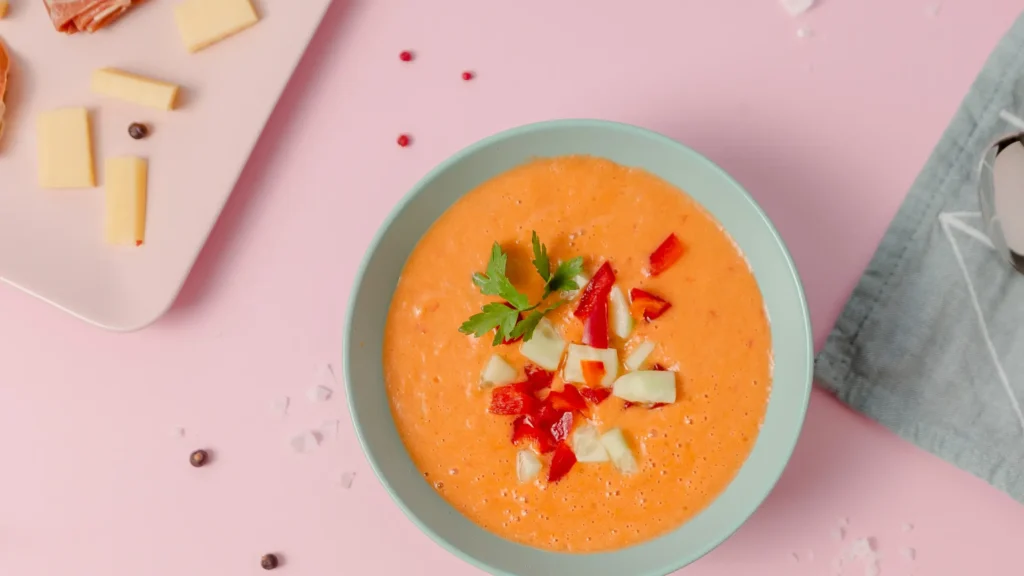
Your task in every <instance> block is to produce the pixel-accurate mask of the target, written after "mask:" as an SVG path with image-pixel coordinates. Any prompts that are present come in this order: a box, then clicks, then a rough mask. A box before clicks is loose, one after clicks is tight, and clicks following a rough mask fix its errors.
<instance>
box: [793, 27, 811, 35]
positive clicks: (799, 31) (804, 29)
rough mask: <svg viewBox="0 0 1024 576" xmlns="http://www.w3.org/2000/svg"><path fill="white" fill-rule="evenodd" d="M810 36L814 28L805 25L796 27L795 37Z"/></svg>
mask: <svg viewBox="0 0 1024 576" xmlns="http://www.w3.org/2000/svg"><path fill="white" fill-rule="evenodd" d="M811 36H814V30H812V29H810V28H808V27H807V26H804V27H802V28H798V29H797V31H796V37H797V38H810V37H811Z"/></svg>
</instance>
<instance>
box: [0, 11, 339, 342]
mask: <svg viewBox="0 0 1024 576" xmlns="http://www.w3.org/2000/svg"><path fill="white" fill-rule="evenodd" d="M176 3H177V0H148V1H147V2H144V3H142V4H141V5H138V6H136V7H135V8H133V9H132V10H131V11H130V12H129V13H127V14H125V15H124V16H123V17H122V18H121V19H120V20H119V21H117V22H115V23H114V24H113V25H111V26H110V27H108V28H106V29H104V30H101V31H99V32H97V33H95V34H77V35H73V36H65V35H63V34H59V33H57V32H56V31H54V29H53V26H52V24H51V23H50V20H49V18H48V16H47V14H46V9H45V8H44V6H43V2H42V0H12V2H11V13H10V14H9V16H8V18H6V19H3V20H0V38H3V40H4V42H5V44H6V45H7V48H8V51H9V52H10V53H11V56H12V59H13V61H14V62H13V66H12V70H11V76H10V82H9V85H8V94H7V115H6V117H5V123H6V128H5V133H4V134H3V136H2V138H0V279H2V280H4V281H5V282H8V283H10V284H12V285H14V286H17V287H18V288H21V289H22V290H24V291H26V292H28V293H30V294H33V295H35V296H38V297H39V298H42V299H44V300H46V301H48V302H50V303H52V304H53V305H55V306H58V307H60V308H62V309H64V310H66V311H68V312H70V313H71V314H74V315H75V316H78V317H80V318H82V319H83V320H86V321H89V322H92V323H94V324H96V325H99V326H102V327H104V328H109V329H112V330H135V329H139V328H142V327H144V326H146V325H148V324H150V323H151V322H153V321H154V320H156V319H157V318H159V317H160V316H161V315H162V314H163V313H164V312H165V311H167V309H168V308H170V306H171V304H172V303H173V302H174V299H175V298H176V296H177V295H178V292H179V291H180V289H181V287H182V285H183V284H184V282H185V279H186V277H187V276H188V273H189V270H191V268H192V265H193V263H194V262H195V260H196V258H197V257H198V255H199V251H200V250H201V249H202V247H203V244H204V243H205V242H206V238H207V236H208V235H209V234H210V231H211V230H212V229H213V225H214V223H215V222H216V221H217V217H218V216H219V215H220V212H221V210H222V209H223V207H224V205H225V203H226V202H227V199H228V197H229V196H230V195H231V191H232V189H233V188H234V185H235V182H236V180H237V179H238V177H239V175H240V174H241V172H242V168H243V167H244V166H245V162H246V160H247V159H248V157H249V154H250V153H251V152H252V150H253V147H254V146H255V145H256V141H257V140H258V139H259V136H260V132H261V131H262V130H263V126H264V125H265V124H266V122H267V120H268V119H269V117H270V113H271V112H272V111H273V109H274V105H275V104H276V103H277V100H278V98H279V97H280V95H281V93H282V92H283V91H284V88H285V85H286V84H287V83H288V79H289V77H290V76H291V75H292V72H293V71H294V70H295V67H296V66H297V65H298V63H299V59H300V58H301V56H302V53H303V52H304V51H305V49H306V46H307V45H308V44H309V41H310V40H311V38H312V36H313V33H314V32H315V31H316V28H317V26H318V25H319V23H320V21H321V19H322V18H323V16H324V13H325V12H326V11H327V7H328V6H329V5H330V3H331V0H253V4H254V5H255V6H256V9H257V12H258V13H259V14H260V17H261V20H260V22H259V23H258V24H256V25H255V26H254V27H252V28H250V29H248V30H245V31H243V32H241V33H240V34H238V35H236V36H233V37H231V38H228V39H227V40H225V41H223V42H221V43H219V44H215V45H214V46H211V47H209V48H207V49H205V50H203V51H200V52H198V53H195V54H190V53H188V52H187V51H186V50H185V48H184V46H183V44H182V43H181V40H180V37H179V35H178V29H177V26H176V25H175V22H174V17H173V8H174V5H175V4H176ZM101 67H113V68H119V69H123V70H126V71H130V72H135V73H138V74H143V75H146V76H150V77H154V78H157V79H161V80H166V81H169V82H174V83H177V84H180V85H181V86H182V93H181V96H180V98H179V104H178V108H177V109H176V110H173V111H170V112H161V111H156V110H151V109H149V108H142V107H139V106H135V105H132V104H128V103H124V102H120V101H116V100H111V99H107V98H103V97H100V96H96V95H93V94H92V93H91V92H90V90H89V79H90V75H91V73H92V71H93V70H94V69H96V68H101ZM65 106H86V107H87V108H88V109H89V111H90V119H91V121H92V130H93V148H94V155H95V159H96V171H97V184H98V185H97V187H96V188H94V189H84V190H43V189H40V188H39V187H38V186H37V184H36V179H37V178H36V129H35V126H36V120H35V119H36V115H37V114H38V113H39V112H42V111H45V110H50V109H54V108H61V107H65ZM132 122H145V123H147V124H148V125H149V126H150V127H151V130H152V131H151V134H150V136H149V137H148V138H146V139H144V140H140V141H136V140H132V139H131V138H129V137H128V133H127V130H128V125H129V124H131V123H132ZM119 155H136V156H143V157H146V158H148V159H149V206H148V218H147V226H146V244H145V245H144V246H142V247H139V248H134V247H112V246H108V245H106V244H105V243H104V241H103V182H104V177H103V159H104V158H105V157H108V156H119Z"/></svg>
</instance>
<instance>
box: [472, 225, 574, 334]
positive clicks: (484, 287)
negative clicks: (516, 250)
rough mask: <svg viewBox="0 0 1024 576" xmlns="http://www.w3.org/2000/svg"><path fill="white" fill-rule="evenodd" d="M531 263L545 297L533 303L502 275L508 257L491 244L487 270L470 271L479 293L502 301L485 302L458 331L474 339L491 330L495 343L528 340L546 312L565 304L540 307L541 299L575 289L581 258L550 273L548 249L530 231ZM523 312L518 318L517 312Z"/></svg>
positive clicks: (564, 263) (498, 247) (518, 313)
mask: <svg viewBox="0 0 1024 576" xmlns="http://www.w3.org/2000/svg"><path fill="white" fill-rule="evenodd" d="M531 240H532V243H533V266H534V268H536V269H537V273H538V274H540V276H541V278H542V279H543V280H544V297H543V298H541V300H540V301H539V302H537V303H536V304H534V305H532V306H531V305H530V300H529V298H527V296H526V294H523V293H522V292H520V291H518V290H516V288H515V286H513V285H512V282H511V281H510V280H509V279H508V277H507V276H506V275H505V268H506V266H507V265H508V256H507V255H506V254H505V253H504V252H502V251H501V246H500V245H499V244H498V243H497V242H495V243H494V245H493V246H491V257H490V260H488V262H487V270H486V272H477V273H476V274H473V284H476V286H477V287H478V288H480V292H481V293H483V294H484V295H486V296H498V297H500V298H502V299H504V300H505V302H507V303H508V305H506V304H505V302H491V303H488V304H485V305H484V306H483V308H481V311H480V312H479V313H478V314H474V315H473V316H471V317H470V318H469V320H466V321H465V322H463V324H462V326H460V327H459V332H462V333H463V334H472V335H473V336H476V337H477V338H479V337H481V336H483V335H484V334H487V333H488V332H491V331H494V339H493V340H492V345H493V346H497V345H499V344H501V343H502V342H504V341H505V340H515V339H516V338H522V339H523V341H524V342H525V341H528V340H530V339H531V338H533V333H534V331H535V330H536V329H537V325H538V324H540V321H541V319H543V318H544V316H546V315H547V314H548V313H550V312H552V311H553V310H555V309H557V308H558V307H559V306H561V305H563V304H565V301H564V300H560V301H558V302H555V303H554V304H551V305H549V306H548V307H547V308H541V305H542V304H543V303H544V300H545V299H547V297H548V296H550V295H551V293H553V292H558V291H561V290H576V289H577V288H579V286H577V284H576V280H575V278H576V276H577V275H578V274H580V273H581V272H582V271H583V258H573V259H572V260H570V261H568V262H563V263H562V264H560V265H559V266H558V269H557V270H555V273H554V274H552V273H551V261H550V260H549V258H548V249H547V247H545V246H544V244H542V243H541V241H540V237H538V236H537V232H534V233H533V237H532V239H531ZM520 314H526V316H525V317H524V318H523V319H522V320H520V319H519V315H520Z"/></svg>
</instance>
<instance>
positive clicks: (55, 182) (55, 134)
mask: <svg viewBox="0 0 1024 576" xmlns="http://www.w3.org/2000/svg"><path fill="white" fill-rule="evenodd" d="M36 129H37V131H38V134H37V146H38V148H37V153H38V156H39V157H38V164H39V186H40V187H42V188H92V187H94V186H96V175H95V173H94V172H93V162H92V135H91V134H90V132H89V113H88V111H86V109H85V108H62V109H59V110H52V111H50V112H43V113H42V114H40V115H39V117H38V118H37V120H36Z"/></svg>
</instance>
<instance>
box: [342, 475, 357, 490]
mask: <svg viewBox="0 0 1024 576" xmlns="http://www.w3.org/2000/svg"><path fill="white" fill-rule="evenodd" d="M355 479H356V473H355V472H342V473H341V477H340V478H339V479H338V482H339V484H341V487H342V488H344V489H346V490H348V489H349V488H351V487H352V482H354V481H355Z"/></svg>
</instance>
